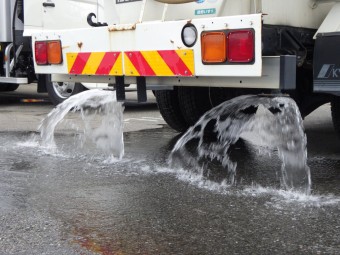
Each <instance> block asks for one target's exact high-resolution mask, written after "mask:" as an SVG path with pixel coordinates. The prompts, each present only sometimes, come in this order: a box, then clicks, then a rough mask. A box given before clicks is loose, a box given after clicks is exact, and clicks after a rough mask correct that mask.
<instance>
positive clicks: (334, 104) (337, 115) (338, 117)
mask: <svg viewBox="0 0 340 255" xmlns="http://www.w3.org/2000/svg"><path fill="white" fill-rule="evenodd" d="M331 112H332V120H333V126H334V129H335V132H336V133H337V134H338V136H339V137H340V97H333V98H332V101H331Z"/></svg>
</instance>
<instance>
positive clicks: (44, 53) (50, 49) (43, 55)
mask: <svg viewBox="0 0 340 255" xmlns="http://www.w3.org/2000/svg"><path fill="white" fill-rule="evenodd" d="M34 53H35V61H36V63H37V65H59V64H61V63H62V62H63V57H62V49H61V42H60V41H59V40H54V41H36V42H35V47H34Z"/></svg>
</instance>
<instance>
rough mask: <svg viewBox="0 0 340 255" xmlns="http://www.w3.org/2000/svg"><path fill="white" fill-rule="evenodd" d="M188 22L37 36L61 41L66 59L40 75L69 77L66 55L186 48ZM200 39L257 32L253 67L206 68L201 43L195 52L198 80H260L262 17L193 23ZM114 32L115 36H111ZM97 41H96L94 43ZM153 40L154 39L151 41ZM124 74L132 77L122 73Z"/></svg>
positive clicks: (36, 36)
mask: <svg viewBox="0 0 340 255" xmlns="http://www.w3.org/2000/svg"><path fill="white" fill-rule="evenodd" d="M187 22H188V20H183V21H171V22H170V21H169V22H161V21H155V22H143V23H141V24H136V26H135V27H136V28H135V29H131V30H124V31H113V30H115V29H113V27H100V28H87V29H75V30H55V31H49V32H47V31H44V32H43V33H39V34H34V35H33V41H39V40H58V39H60V40H61V41H62V46H63V59H64V62H63V63H62V64H61V65H51V66H38V65H35V70H36V72H37V73H53V74H67V73H68V67H67V63H66V60H67V53H75V52H115V51H118V52H124V51H153V50H177V49H183V48H186V47H185V46H184V44H183V42H182V39H181V31H182V28H183V26H184V25H185V24H187ZM190 22H191V23H192V24H194V25H195V26H196V28H197V30H198V34H199V35H200V34H201V32H202V31H215V30H223V29H227V28H228V29H231V30H232V29H249V28H251V29H254V32H255V61H254V63H252V64H234V65H204V64H203V63H202V60H201V45H200V43H199V41H198V42H197V43H196V44H195V46H193V47H192V50H193V51H194V62H195V74H194V75H195V76H210V77H212V76H255V77H256V76H261V75H262V58H261V50H262V49H261V14H252V15H244V16H231V17H217V18H206V19H197V20H191V21H190ZM110 30H112V32H110ZM93 38H95V40H94V39H93ZM150 38H152V39H151V40H150ZM123 74H124V75H127V76H129V73H126V72H125V71H124V70H123Z"/></svg>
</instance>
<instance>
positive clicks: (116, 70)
mask: <svg viewBox="0 0 340 255" xmlns="http://www.w3.org/2000/svg"><path fill="white" fill-rule="evenodd" d="M110 75H123V58H122V54H121V53H119V56H118V58H117V60H116V63H115V64H114V65H113V67H112V68H111V70H110Z"/></svg>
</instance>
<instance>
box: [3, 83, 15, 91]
mask: <svg viewBox="0 0 340 255" xmlns="http://www.w3.org/2000/svg"><path fill="white" fill-rule="evenodd" d="M17 88H19V84H11V83H6V84H1V85H0V91H1V92H9V91H15V90H17Z"/></svg>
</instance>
